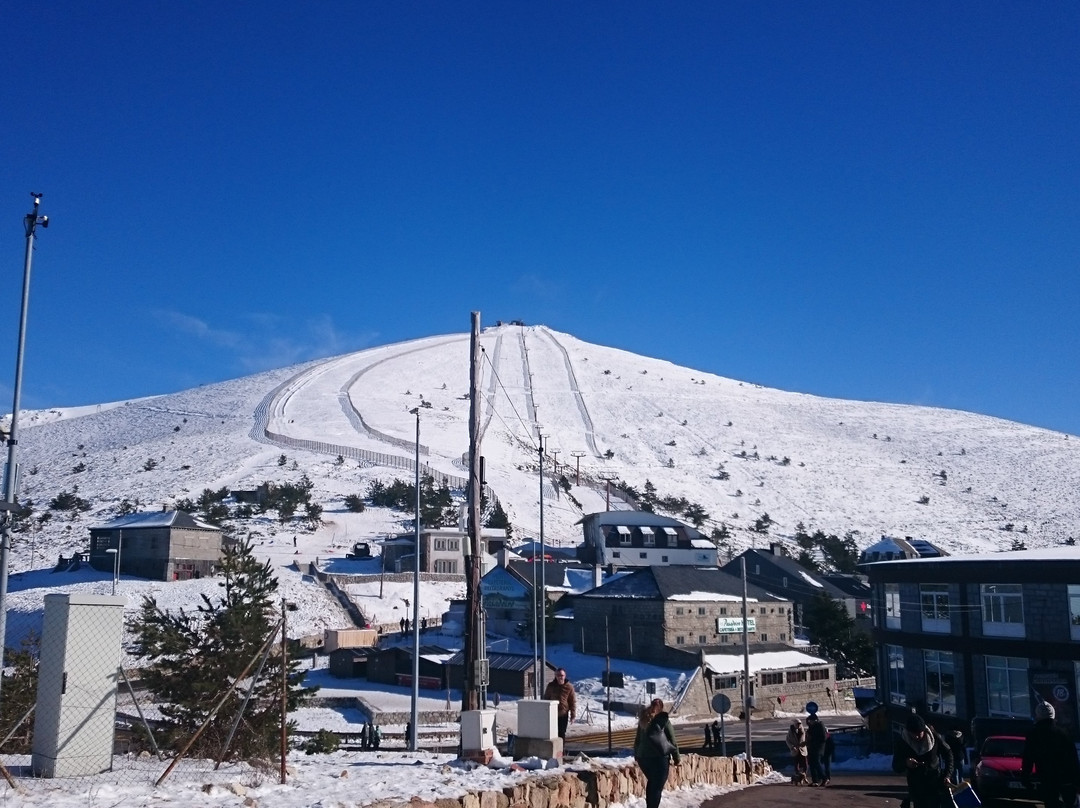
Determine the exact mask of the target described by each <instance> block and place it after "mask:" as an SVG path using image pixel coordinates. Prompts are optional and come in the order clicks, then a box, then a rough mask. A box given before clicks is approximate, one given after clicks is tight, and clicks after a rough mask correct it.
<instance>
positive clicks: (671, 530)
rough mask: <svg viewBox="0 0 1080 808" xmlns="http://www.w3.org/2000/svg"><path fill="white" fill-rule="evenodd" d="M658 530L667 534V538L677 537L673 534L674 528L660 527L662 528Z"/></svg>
mask: <svg viewBox="0 0 1080 808" xmlns="http://www.w3.org/2000/svg"><path fill="white" fill-rule="evenodd" d="M660 529H661V530H662V531H664V532H665V533H667V534H668V535H669V536H677V535H678V534H677V533H676V532H675V528H673V527H662V528H660Z"/></svg>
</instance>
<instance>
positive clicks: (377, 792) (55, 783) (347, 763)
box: [0, 750, 891, 808]
mask: <svg viewBox="0 0 1080 808" xmlns="http://www.w3.org/2000/svg"><path fill="white" fill-rule="evenodd" d="M20 762H21V759H20V760H15V761H12V760H6V761H5V763H6V764H7V765H9V766H11V765H18V764H19V763H20ZM506 763H507V762H506V761H497V763H496V765H500V766H504V765H505V764H506ZM525 763H526V764H527V765H535V766H538V767H542V766H544V765H545V764H544V763H543V762H542V761H531V762H530V761H525ZM890 764H891V758H890V757H889V756H887V755H871V756H870V757H867V758H861V759H849V760H845V761H841V762H838V763H835V764H833V771H834V772H844V771H850V772H854V771H861V772H866V771H888V770H889V766H890ZM166 765H167V764H166V763H164V762H161V761H157V760H154V759H153V758H150V759H142V760H134V761H132V760H120V761H118V763H117V768H116V770H115V771H114V772H111V773H106V774H102V775H99V776H96V777H93V778H89V777H77V778H66V779H55V780H30V781H23V780H20V781H19V782H20V788H21V792H20V793H18V794H15V793H13V792H12V791H10V790H9V789H8V787H7V786H6V785H2V784H0V788H2V789H4V790H2V791H0V806H7V805H18V806H27V808H39V807H40V808H84V807H85V806H87V805H89V806H120V805H122V806H124V808H150V807H151V806H160V805H166V804H167V805H169V806H172V808H206V806H213V808H241V807H243V808H250V806H252V805H257V806H258V808H316V807H317V806H318V807H320V808H331V806H334V807H336V808H346V806H363V805H369V804H372V803H375V802H379V801H382V800H401V801H403V802H407V801H408V800H409V799H410V798H412V797H414V796H415V797H421V798H423V799H428V800H435V799H438V798H439V797H452V796H459V795H461V794H464V793H466V792H468V791H479V790H498V789H501V788H503V787H504V786H506V785H509V784H512V783H514V782H520V781H521V780H522V779H524V778H526V777H537V776H543V774H541V773H538V772H536V771H531V772H511V771H509V770H508V769H506V768H483V767H472V766H470V765H466V764H463V763H461V762H460V761H456V760H454V758H453V756H451V755H445V754H431V753H426V752H404V751H397V750H386V751H380V752H336V753H333V754H330V755H311V756H309V755H304V754H302V753H299V752H294V753H291V754H290V755H289V759H288V767H289V768H288V773H287V778H286V783H285V784H281V783H280V776H279V772H278V770H277V769H274V770H271V771H254V770H252V769H250V768H249V767H245V766H224V767H223V769H222V770H221V771H219V772H212V771H210V767H209V765H207V764H205V763H203V762H193V764H192V765H191V766H188V767H186V768H185V767H184V766H183V765H181V766H180V767H178V768H177V770H176V773H175V774H173V775H170V777H169V778H168V779H166V780H165V782H164V783H163V784H162V785H161V786H157V787H155V786H154V785H153V782H154V781H155V780H156V779H157V778H158V777H160V776H161V774H162V773H163V772H164V771H165V768H166ZM589 765H600V766H627V765H633V764H632V762H631V761H630V760H629V759H627V758H625V757H623V758H595V759H593V761H592V762H591V763H586V762H572V763H568V764H567V766H566V768H567V769H576V768H584V767H588V766H589ZM198 766H201V767H202V771H198V770H197V767H198ZM786 779H787V778H786V777H785V776H784V775H783V774H782V773H780V772H775V773H773V774H771V775H768V776H767V777H765V778H764V779H763V780H762V781H761V783H780V782H784V781H785V780H786ZM208 784H212V785H208ZM231 784H238V785H239V786H241V787H242V789H241V788H237V789H235V791H234V790H230V789H231ZM745 787H746V786H741V787H740V786H735V787H726V788H718V787H711V786H699V787H694V788H687V789H679V790H674V791H668V792H665V794H664V798H663V805H664V806H665V808H697V806H700V805H701V804H702V802H704V801H705V800H707V799H709V798H711V797H713V796H716V795H719V794H724V793H728V792H730V791H733V790H736V789H737V788H745ZM749 787H751V788H752V787H753V786H749ZM235 792H240V793H235ZM644 804H645V802H644V800H643V799H637V798H633V799H630V800H628V801H627V802H626V803H624V805H625V808H643V806H644ZM612 808H617V807H616V806H612Z"/></svg>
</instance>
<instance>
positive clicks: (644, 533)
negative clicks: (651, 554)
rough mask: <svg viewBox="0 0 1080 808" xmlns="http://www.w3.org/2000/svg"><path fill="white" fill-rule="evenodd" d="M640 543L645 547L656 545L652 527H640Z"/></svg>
mask: <svg viewBox="0 0 1080 808" xmlns="http://www.w3.org/2000/svg"><path fill="white" fill-rule="evenodd" d="M641 543H642V544H644V545H645V546H646V547H655V546H656V536H654V535H653V532H652V528H648V527H643V528H642V529H641Z"/></svg>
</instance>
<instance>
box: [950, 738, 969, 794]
mask: <svg viewBox="0 0 1080 808" xmlns="http://www.w3.org/2000/svg"><path fill="white" fill-rule="evenodd" d="M945 740H946V741H948V743H949V749H951V750H952V759H953V778H952V782H953V784H954V785H960V783H961V781H962V780H963V779H964V767H965V766H966V765H967V762H968V753H967V744H966V743H964V733H963V732H961V731H960V730H958V729H954V730H953V731H952V732H950V733H949V734H948V735H946V736H945Z"/></svg>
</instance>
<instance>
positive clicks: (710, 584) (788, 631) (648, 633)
mask: <svg viewBox="0 0 1080 808" xmlns="http://www.w3.org/2000/svg"><path fill="white" fill-rule="evenodd" d="M742 591H743V584H742V581H741V580H740V579H739V578H736V577H734V576H732V575H728V574H727V573H726V572H722V571H720V570H719V569H716V568H715V567H713V568H698V567H649V568H647V569H643V570H636V571H634V572H632V573H631V574H629V575H626V576H624V577H622V578H618V579H616V580H614V581H611V582H610V583H607V584H604V585H603V586H600V587H597V588H596V589H592V590H590V591H588V592H585V593H583V594H580V595H576V596H574V598H573V603H574V606H573V608H574V625H575V635H577V636H576V637H575V639H574V649H575V650H577V651H581V652H583V653H587V654H605V653H608V652H610V653H611V655H612V656H616V657H622V658H625V659H641V660H645V661H649V662H656V663H658V664H667V663H669V662H671V660H672V655H673V654H675V655H676V656H685V659H688V660H691V661H693V660H696V659H697V657H698V655H699V653H698V652H699V651H700V650H701V649H702V648H710V647H714V646H719V647H724V646H730V647H735V646H736V645H739V646H740V647H741V644H742V634H743V625H744V624H743V614H742ZM747 598H748V600H747V611H748V612H749V614H748V617H747V624H746V625H747V629H748V635H749V642H750V644H751V645H761V644H770V643H790V642H792V640H793V637H792V632H793V624H792V607H791V602H790V601H786V600H783V599H781V598H777V597H775V596H774V595H771V594H770V593H768V592H766V591H765V590H764V589H760V588H758V587H755V586H748V587H747ZM679 652H683V653H682V654H680V653H679Z"/></svg>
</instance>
